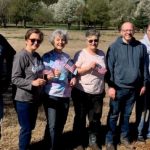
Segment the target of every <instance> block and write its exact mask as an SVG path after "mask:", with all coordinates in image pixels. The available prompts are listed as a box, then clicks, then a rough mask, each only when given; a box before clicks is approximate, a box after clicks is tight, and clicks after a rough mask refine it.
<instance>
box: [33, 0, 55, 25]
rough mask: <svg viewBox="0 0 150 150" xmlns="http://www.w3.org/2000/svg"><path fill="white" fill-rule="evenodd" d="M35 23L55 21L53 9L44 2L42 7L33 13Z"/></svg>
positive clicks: (43, 23)
mask: <svg viewBox="0 0 150 150" xmlns="http://www.w3.org/2000/svg"><path fill="white" fill-rule="evenodd" d="M31 17H32V20H33V23H35V24H42V25H45V24H46V23H49V22H53V16H52V13H51V10H50V9H49V8H48V7H47V6H46V5H45V4H43V3H41V7H40V9H38V11H36V12H34V13H32V15H31Z"/></svg>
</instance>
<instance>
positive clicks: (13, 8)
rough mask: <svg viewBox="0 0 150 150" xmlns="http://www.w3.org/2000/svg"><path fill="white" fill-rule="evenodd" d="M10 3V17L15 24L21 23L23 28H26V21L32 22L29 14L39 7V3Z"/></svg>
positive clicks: (26, 0)
mask: <svg viewBox="0 0 150 150" xmlns="http://www.w3.org/2000/svg"><path fill="white" fill-rule="evenodd" d="M11 2H12V4H13V5H10V12H9V14H10V16H11V17H12V18H13V17H14V18H15V22H16V23H17V22H18V21H23V26H24V27H25V28H26V23H27V21H29V20H32V18H31V14H32V13H34V12H36V11H37V10H38V9H39V7H40V5H39V2H38V1H37V0H23V1H22V0H12V1H11ZM18 19H19V20H18Z"/></svg>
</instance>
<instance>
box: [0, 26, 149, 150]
mask: <svg viewBox="0 0 150 150" xmlns="http://www.w3.org/2000/svg"><path fill="white" fill-rule="evenodd" d="M41 30H42V31H43V32H44V35H45V39H44V42H43V43H42V45H41V46H40V48H39V50H38V52H39V53H40V54H41V55H43V53H45V52H47V51H49V50H51V49H52V48H53V47H52V46H51V44H50V43H49V41H48V37H49V35H50V33H51V32H52V30H51V29H41ZM26 31H27V29H22V28H13V29H12V28H7V29H2V28H0V33H1V34H3V35H4V36H5V37H6V38H7V39H8V41H9V42H10V44H11V45H12V46H13V47H14V49H15V50H16V51H20V50H21V49H22V48H23V47H25V42H24V35H25V32H26ZM118 35H119V34H118V31H114V30H113V31H111V30H109V31H106V30H103V31H101V38H100V44H99V48H100V49H102V50H104V51H105V52H106V51H107V48H108V46H109V45H110V44H111V43H112V42H113V41H114V40H115V39H116V37H117V36H118ZM142 36H143V33H136V34H135V37H136V38H137V39H140V38H142ZM69 38H70V40H69V43H68V44H67V45H66V47H65V49H64V51H66V52H67V53H69V54H70V55H71V57H73V56H74V54H75V52H76V51H78V50H81V49H82V48H84V47H85V37H84V31H71V30H70V31H69ZM10 93H11V91H10V92H8V93H7V94H5V116H4V120H3V128H2V129H3V130H2V139H1V141H0V150H17V149H18V134H19V133H18V131H19V125H18V121H17V116H16V112H15V109H14V107H13V102H12V100H11V97H10ZM108 110H109V107H108V97H107V95H106V97H105V99H104V105H103V115H102V118H101V121H102V125H103V126H104V127H105V128H104V130H105V129H106V120H107V115H108ZM73 117H74V108H73V106H72V105H70V109H69V114H68V119H67V122H66V125H65V129H64V132H65V133H66V135H67V133H70V132H71V131H72V125H73ZM130 122H133V123H134V122H135V111H134V110H133V113H132V116H131V118H130ZM45 125H46V119H45V114H44V110H43V107H40V109H39V113H38V119H37V124H36V128H35V130H34V131H33V135H32V143H36V142H38V141H41V140H42V139H43V134H44V129H45ZM103 138H104V137H103ZM68 140H69V139H68ZM66 141H67V140H66ZM102 141H104V139H103V140H102ZM103 144H104V143H103ZM147 147H148V148H147ZM146 148H147V149H146ZM40 149H43V148H40ZM103 149H105V147H103ZM119 149H120V150H121V149H122V150H123V149H124V148H123V147H121V146H120V147H119ZM149 149H150V145H149V144H145V145H140V146H138V147H137V150H149ZM36 150H37V149H36ZM43 150H44V149H43ZM68 150H69V149H68ZM87 150H89V148H87Z"/></svg>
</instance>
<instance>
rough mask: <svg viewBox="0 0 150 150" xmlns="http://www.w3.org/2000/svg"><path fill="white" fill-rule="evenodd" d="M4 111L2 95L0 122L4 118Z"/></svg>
mask: <svg viewBox="0 0 150 150" xmlns="http://www.w3.org/2000/svg"><path fill="white" fill-rule="evenodd" d="M3 111H4V105H3V96H2V95H1V94H0V120H1V119H2V118H3Z"/></svg>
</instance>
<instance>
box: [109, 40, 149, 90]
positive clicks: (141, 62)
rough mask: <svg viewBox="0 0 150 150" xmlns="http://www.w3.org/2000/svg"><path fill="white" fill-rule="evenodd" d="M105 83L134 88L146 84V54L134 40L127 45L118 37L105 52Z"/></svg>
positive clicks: (141, 46) (142, 47)
mask: <svg viewBox="0 0 150 150" xmlns="http://www.w3.org/2000/svg"><path fill="white" fill-rule="evenodd" d="M106 59H107V69H108V72H107V77H106V79H107V82H108V85H109V86H112V87H115V86H118V87H122V88H135V87H138V86H144V85H146V82H147V76H148V72H147V71H148V69H147V65H146V59H147V53H146V49H145V48H144V46H143V45H142V44H141V43H140V42H139V41H137V40H135V39H134V38H133V39H132V41H131V42H130V43H129V44H127V43H124V42H123V40H122V38H121V37H119V38H118V39H117V40H116V41H115V42H114V43H113V44H112V45H111V46H110V47H109V49H108V51H107V56H106Z"/></svg>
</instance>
